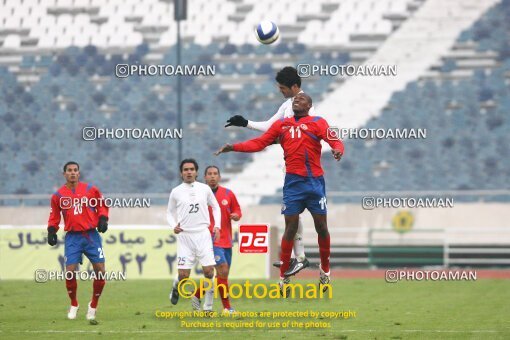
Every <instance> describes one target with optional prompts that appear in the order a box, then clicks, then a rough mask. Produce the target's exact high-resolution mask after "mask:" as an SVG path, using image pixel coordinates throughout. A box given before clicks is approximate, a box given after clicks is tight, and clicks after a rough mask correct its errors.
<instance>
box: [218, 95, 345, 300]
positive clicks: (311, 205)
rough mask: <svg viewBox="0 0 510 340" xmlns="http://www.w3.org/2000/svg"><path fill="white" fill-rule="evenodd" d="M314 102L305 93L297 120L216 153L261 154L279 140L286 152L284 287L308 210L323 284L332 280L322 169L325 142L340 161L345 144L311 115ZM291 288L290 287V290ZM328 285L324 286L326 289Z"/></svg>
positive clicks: (278, 123)
mask: <svg viewBox="0 0 510 340" xmlns="http://www.w3.org/2000/svg"><path fill="white" fill-rule="evenodd" d="M311 106H312V99H311V98H310V96H308V95H307V94H305V93H300V94H298V95H296V97H295V98H294V102H293V103H292V109H293V111H294V117H291V118H283V119H280V120H278V121H276V122H275V123H273V124H272V125H271V127H270V128H269V130H267V131H266V132H265V133H264V134H263V135H262V136H260V137H258V138H254V139H252V140H248V141H246V142H243V143H237V144H234V145H231V144H226V145H224V146H223V147H222V148H221V149H220V150H218V151H217V152H216V155H219V154H220V153H223V152H229V151H237V152H258V151H261V150H263V149H264V148H266V147H267V146H269V145H271V144H272V143H273V142H274V141H275V140H276V139H277V138H279V139H280V145H281V147H282V148H283V151H284V159H285V166H286V175H285V184H284V186H283V207H282V214H284V215H285V232H284V234H283V237H282V243H281V257H280V260H281V261H282V265H281V267H280V287H282V289H283V288H284V285H285V284H287V283H289V282H290V279H289V277H286V276H285V272H286V271H287V269H288V268H289V261H290V256H291V252H292V245H293V240H294V236H295V234H296V231H297V226H298V219H299V214H300V213H302V212H303V211H304V209H305V208H307V209H308V211H310V213H311V214H312V217H313V220H314V224H315V230H316V231H317V234H318V243H319V251H320V258H321V265H320V281H319V282H320V284H321V285H326V284H328V283H329V282H330V278H329V274H330V271H329V255H330V236H329V231H328V225H327V205H326V203H327V202H326V189H325V182H324V178H323V176H322V175H323V174H324V171H323V170H322V167H321V162H320V158H321V149H322V146H321V143H320V141H321V140H325V141H326V142H327V143H328V144H329V145H330V146H331V149H332V150H331V151H332V153H333V157H334V158H335V159H336V160H340V159H341V157H342V155H343V152H344V145H343V143H342V141H340V140H339V139H334V138H331V137H330V136H329V134H328V128H329V125H328V123H327V122H326V120H324V119H323V118H321V117H318V116H309V115H308V111H309V110H310V107H311ZM288 288H290V287H288V286H287V289H288ZM327 288H328V286H323V287H322V289H323V290H326V289H327Z"/></svg>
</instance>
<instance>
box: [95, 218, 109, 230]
mask: <svg viewBox="0 0 510 340" xmlns="http://www.w3.org/2000/svg"><path fill="white" fill-rule="evenodd" d="M107 230H108V217H106V216H99V223H98V224H97V231H99V232H100V233H105V232H106V231H107Z"/></svg>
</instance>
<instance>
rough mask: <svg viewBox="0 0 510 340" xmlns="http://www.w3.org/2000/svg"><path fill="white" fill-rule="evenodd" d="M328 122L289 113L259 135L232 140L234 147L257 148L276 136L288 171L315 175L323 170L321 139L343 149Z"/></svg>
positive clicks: (245, 150) (239, 149) (296, 173)
mask: <svg viewBox="0 0 510 340" xmlns="http://www.w3.org/2000/svg"><path fill="white" fill-rule="evenodd" d="M328 129H329V125H328V123H327V122H326V120H325V119H323V118H321V117H318V116H304V117H296V116H294V117H290V118H284V119H280V120H278V121H276V122H274V123H273V125H271V127H270V128H269V130H267V131H266V132H265V133H264V134H263V135H262V136H260V137H258V138H254V139H251V140H248V141H246V142H243V143H237V144H234V145H233V147H234V151H238V152H257V151H261V150H263V149H264V148H265V147H267V146H268V145H270V144H272V143H273V142H274V141H275V140H276V139H277V138H279V139H280V145H281V147H282V148H283V151H284V159H285V168H286V172H287V173H288V174H295V175H300V176H304V177H318V176H322V175H323V174H324V170H322V166H321V150H322V146H321V140H324V141H326V143H328V144H329V145H330V146H331V148H332V149H334V150H339V151H340V152H341V153H342V154H343V153H344V144H343V143H342V141H341V140H339V139H338V138H336V133H335V134H330V133H328Z"/></svg>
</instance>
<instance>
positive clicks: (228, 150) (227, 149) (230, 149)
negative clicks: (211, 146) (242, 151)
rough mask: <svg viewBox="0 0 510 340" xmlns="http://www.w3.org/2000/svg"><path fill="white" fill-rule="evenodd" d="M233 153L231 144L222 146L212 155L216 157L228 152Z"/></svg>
mask: <svg viewBox="0 0 510 340" xmlns="http://www.w3.org/2000/svg"><path fill="white" fill-rule="evenodd" d="M230 151H234V147H233V146H232V144H225V145H223V146H222V147H221V148H220V149H219V150H218V151H216V152H215V153H214V155H215V156H218V155H219V154H220V153H225V152H230Z"/></svg>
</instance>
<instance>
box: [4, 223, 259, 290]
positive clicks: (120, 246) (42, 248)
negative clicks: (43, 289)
mask: <svg viewBox="0 0 510 340" xmlns="http://www.w3.org/2000/svg"><path fill="white" fill-rule="evenodd" d="M234 229H235V228H234ZM62 230H63V229H61V230H60V231H59V232H58V244H57V245H56V246H54V247H51V246H49V245H48V244H47V243H46V237H47V232H46V227H45V226H42V225H41V226H27V227H19V226H5V225H4V226H0V280H5V279H34V273H35V271H36V270H37V269H45V270H58V271H63V270H64V236H65V233H63V232H62ZM233 234H234V235H233V238H234V247H233V249H232V267H231V270H230V274H229V277H230V278H232V279H261V278H267V277H268V273H269V271H268V261H269V254H240V253H239V251H238V243H237V240H238V233H237V230H233ZM101 237H102V239H103V252H104V256H105V259H106V262H105V263H106V270H107V271H110V272H111V271H116V272H118V271H120V272H125V273H126V277H127V279H173V278H174V277H175V276H176V275H177V261H176V259H177V238H176V236H175V235H174V233H173V232H172V231H171V230H169V228H168V227H167V226H159V225H147V226H142V225H136V226H134V225H133V226H115V225H114V226H109V227H108V231H107V232H106V233H105V234H101ZM81 269H82V270H91V269H92V265H91V264H90V262H89V260H88V259H87V258H86V257H85V256H83V265H82V266H81ZM192 276H197V277H198V276H202V268H201V266H200V265H198V264H197V265H196V266H195V268H194V270H192Z"/></svg>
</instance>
